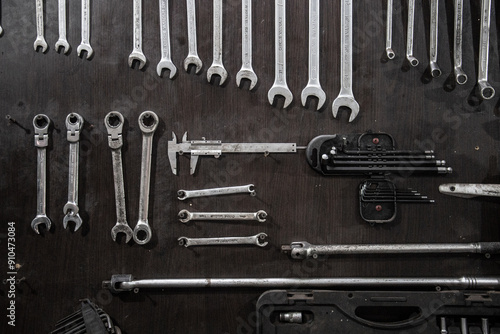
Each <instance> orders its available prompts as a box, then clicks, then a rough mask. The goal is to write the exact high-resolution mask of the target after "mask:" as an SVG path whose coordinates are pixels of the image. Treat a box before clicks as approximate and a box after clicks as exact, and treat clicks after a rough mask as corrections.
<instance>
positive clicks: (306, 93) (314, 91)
mask: <svg viewBox="0 0 500 334" xmlns="http://www.w3.org/2000/svg"><path fill="white" fill-rule="evenodd" d="M313 97H315V98H317V99H318V104H317V106H316V110H320V109H321V108H322V107H323V105H324V104H325V102H326V93H325V91H324V90H323V89H322V88H321V86H312V85H307V86H306V87H305V88H304V89H303V90H302V94H301V96H300V98H301V101H302V106H304V107H305V106H306V105H307V99H308V98H313Z"/></svg>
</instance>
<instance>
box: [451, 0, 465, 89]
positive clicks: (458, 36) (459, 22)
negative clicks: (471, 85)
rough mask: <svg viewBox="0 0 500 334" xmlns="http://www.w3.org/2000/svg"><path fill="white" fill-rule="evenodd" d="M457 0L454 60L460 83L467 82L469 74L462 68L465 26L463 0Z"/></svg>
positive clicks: (456, 78) (456, 75)
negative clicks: (463, 30) (463, 31)
mask: <svg viewBox="0 0 500 334" xmlns="http://www.w3.org/2000/svg"><path fill="white" fill-rule="evenodd" d="M454 1H455V29H454V38H453V50H454V52H453V53H454V54H453V60H454V72H455V81H456V82H457V83H458V84H459V85H463V84H464V83H466V82H467V79H468V78H467V74H465V72H464V70H463V69H462V27H463V5H464V1H463V0H454Z"/></svg>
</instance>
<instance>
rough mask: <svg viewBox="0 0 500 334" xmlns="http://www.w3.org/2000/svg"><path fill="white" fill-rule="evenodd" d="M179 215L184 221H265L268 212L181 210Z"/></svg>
mask: <svg viewBox="0 0 500 334" xmlns="http://www.w3.org/2000/svg"><path fill="white" fill-rule="evenodd" d="M178 217H179V220H180V221H181V222H183V223H187V222H189V221H191V220H233V221H236V220H255V221H258V222H260V223H263V222H265V221H266V217H267V213H266V212H265V211H264V210H259V211H257V212H189V211H188V210H181V211H180V212H179V214H178Z"/></svg>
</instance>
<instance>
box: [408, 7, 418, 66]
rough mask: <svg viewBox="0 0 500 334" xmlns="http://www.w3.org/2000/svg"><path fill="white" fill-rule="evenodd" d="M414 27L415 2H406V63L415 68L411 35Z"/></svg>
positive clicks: (415, 59)
mask: <svg viewBox="0 0 500 334" xmlns="http://www.w3.org/2000/svg"><path fill="white" fill-rule="evenodd" d="M414 27H415V0H408V27H407V29H406V59H407V60H408V63H409V64H410V65H411V66H413V67H416V66H418V64H419V61H418V59H417V58H416V57H415V56H413V35H414Z"/></svg>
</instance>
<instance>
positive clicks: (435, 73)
mask: <svg viewBox="0 0 500 334" xmlns="http://www.w3.org/2000/svg"><path fill="white" fill-rule="evenodd" d="M430 25H431V26H430V34H431V35H430V39H429V67H430V70H431V75H432V77H433V78H437V77H440V76H441V69H440V68H439V66H438V64H437V56H438V55H437V54H438V34H439V3H438V0H431V19H430Z"/></svg>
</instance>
